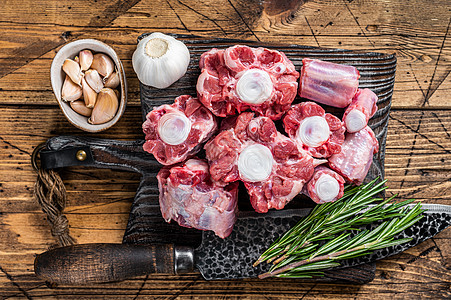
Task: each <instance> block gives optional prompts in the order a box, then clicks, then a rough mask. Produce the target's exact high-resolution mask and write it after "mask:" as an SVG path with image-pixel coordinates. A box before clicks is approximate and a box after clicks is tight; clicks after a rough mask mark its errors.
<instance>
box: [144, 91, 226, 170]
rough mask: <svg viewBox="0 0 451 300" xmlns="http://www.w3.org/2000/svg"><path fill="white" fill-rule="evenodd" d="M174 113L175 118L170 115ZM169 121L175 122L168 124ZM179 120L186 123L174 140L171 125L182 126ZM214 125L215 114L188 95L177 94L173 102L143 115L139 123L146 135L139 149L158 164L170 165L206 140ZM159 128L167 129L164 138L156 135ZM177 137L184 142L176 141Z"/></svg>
mask: <svg viewBox="0 0 451 300" xmlns="http://www.w3.org/2000/svg"><path fill="white" fill-rule="evenodd" d="M164 116H166V117H167V118H166V117H164ZM169 116H171V117H169ZM174 116H177V118H179V119H177V118H173V117H174ZM168 120H169V122H167V121H168ZM171 120H176V121H173V122H172V123H171ZM182 120H187V122H188V123H189V124H190V125H188V126H186V128H185V129H186V130H185V131H184V132H183V134H182V136H179V137H178V138H177V140H174V137H177V135H176V134H173V131H174V130H175V129H174V128H175V127H180V128H182V127H183V124H184V123H183V121H182ZM165 122H166V123H165ZM217 128H218V125H217V122H216V118H215V116H213V115H212V113H211V112H210V111H209V110H208V109H206V108H205V107H204V106H203V105H202V103H200V102H199V101H198V100H197V99H196V98H192V97H191V96H187V95H184V96H180V97H177V98H176V99H175V102H174V104H172V105H167V104H165V105H161V106H159V107H157V108H154V109H153V110H152V111H151V112H149V113H148V114H147V120H146V121H145V122H144V124H143V131H144V134H145V135H146V137H145V139H146V142H145V143H144V146H143V149H144V150H145V151H147V152H149V153H152V154H153V155H154V156H155V159H156V160H157V161H158V162H159V163H161V164H163V165H172V164H175V163H178V162H182V161H184V160H185V159H186V158H188V157H189V156H192V155H194V154H196V153H197V152H199V150H200V149H201V146H202V145H201V144H202V143H204V142H206V141H207V140H208V139H209V138H210V137H211V136H212V135H213V134H214V133H215V132H216V129H217ZM161 130H166V133H168V132H169V137H166V140H164V139H162V137H161V136H160V131H161ZM180 138H181V139H182V140H183V139H184V141H182V142H180ZM174 141H175V142H174ZM168 142H169V143H168Z"/></svg>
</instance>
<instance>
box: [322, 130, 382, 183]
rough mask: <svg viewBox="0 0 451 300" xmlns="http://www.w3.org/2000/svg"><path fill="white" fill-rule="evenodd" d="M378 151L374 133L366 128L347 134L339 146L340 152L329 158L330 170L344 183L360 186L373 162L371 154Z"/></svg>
mask: <svg viewBox="0 0 451 300" xmlns="http://www.w3.org/2000/svg"><path fill="white" fill-rule="evenodd" d="M377 151H379V143H378V141H377V139H376V136H375V135H374V132H373V131H372V130H371V128H369V127H368V126H366V127H365V128H363V129H362V130H360V131H358V132H356V133H348V134H347V135H346V139H345V141H344V143H343V145H342V146H341V152H340V153H338V154H334V155H332V156H331V157H330V158H329V166H330V168H331V169H333V170H335V171H336V172H338V173H339V174H340V175H341V176H343V177H344V178H345V179H346V181H348V182H350V183H354V184H356V185H360V184H362V182H363V180H364V179H365V177H366V174H367V173H368V170H369V169H370V166H371V163H372V162H373V154H375V153H377Z"/></svg>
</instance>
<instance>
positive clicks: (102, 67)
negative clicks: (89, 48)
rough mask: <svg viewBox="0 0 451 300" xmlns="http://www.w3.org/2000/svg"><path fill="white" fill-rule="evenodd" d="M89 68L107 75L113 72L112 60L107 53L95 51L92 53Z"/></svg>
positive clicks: (104, 75)
mask: <svg viewBox="0 0 451 300" xmlns="http://www.w3.org/2000/svg"><path fill="white" fill-rule="evenodd" d="M91 69H94V70H96V71H97V72H99V74H100V75H102V76H103V77H109V76H110V75H111V73H113V72H114V62H113V61H112V60H111V58H110V57H109V56H108V55H106V54H103V53H97V54H94V57H93V60H92V64H91Z"/></svg>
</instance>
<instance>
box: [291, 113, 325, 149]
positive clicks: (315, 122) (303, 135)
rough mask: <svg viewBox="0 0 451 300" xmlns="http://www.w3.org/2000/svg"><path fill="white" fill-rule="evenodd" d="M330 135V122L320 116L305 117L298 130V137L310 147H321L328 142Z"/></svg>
mask: <svg viewBox="0 0 451 300" xmlns="http://www.w3.org/2000/svg"><path fill="white" fill-rule="evenodd" d="M329 137H330V128H329V124H327V121H326V119H325V118H323V117H320V116H313V117H308V118H305V119H304V120H302V122H301V126H299V128H298V130H297V132H296V138H297V139H298V140H300V141H301V142H302V143H303V144H304V145H307V146H309V147H319V146H321V145H322V144H324V143H325V142H327V140H328V139H329Z"/></svg>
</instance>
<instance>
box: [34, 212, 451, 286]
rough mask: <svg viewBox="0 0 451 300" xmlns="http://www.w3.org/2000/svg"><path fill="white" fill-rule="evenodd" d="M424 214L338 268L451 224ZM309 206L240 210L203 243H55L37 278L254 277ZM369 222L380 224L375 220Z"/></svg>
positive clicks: (396, 249) (450, 218)
mask: <svg viewBox="0 0 451 300" xmlns="http://www.w3.org/2000/svg"><path fill="white" fill-rule="evenodd" d="M423 209H425V212H424V217H423V218H422V219H421V220H420V221H418V222H417V223H415V224H414V225H412V226H411V227H409V228H407V229H406V230H404V231H403V232H401V233H399V234H398V235H397V236H396V237H395V238H396V239H398V238H412V240H411V241H410V242H408V243H405V244H402V245H397V246H393V247H388V248H384V249H380V250H377V251H375V252H373V253H371V254H369V255H366V256H362V257H359V258H354V259H349V260H346V261H343V262H342V264H341V266H340V268H346V267H353V266H358V265H362V264H365V263H368V262H373V261H376V260H380V259H383V258H386V257H389V256H392V255H395V254H398V253H400V252H402V251H404V250H406V249H408V248H411V247H413V246H415V245H417V244H418V243H421V242H423V241H425V240H427V239H428V238H431V237H433V236H435V235H436V234H437V233H439V232H440V231H442V230H444V229H446V228H447V227H448V226H450V225H451V206H448V205H439V204H423ZM309 212H310V209H300V210H287V211H272V212H271V213H270V216H268V215H266V216H262V215H258V214H255V213H251V212H249V213H242V214H241V215H240V216H239V218H238V220H237V222H236V224H235V227H234V230H233V232H232V234H231V235H230V236H229V237H228V238H226V239H224V240H223V239H221V238H219V237H217V236H215V235H214V233H212V232H209V231H205V232H203V238H202V243H201V245H200V246H199V247H198V248H196V249H194V248H193V247H190V246H182V245H176V246H173V245H171V244H159V245H153V246H144V245H127V244H87V245H75V246H69V247H63V248H56V249H53V250H50V251H47V252H45V253H43V254H40V255H38V256H37V258H36V260H35V271H36V274H37V275H38V277H40V278H42V279H45V280H47V281H52V282H57V283H87V282H105V281H115V280H123V279H126V278H130V277H133V276H138V275H144V274H148V273H175V274H180V273H185V272H191V271H193V270H194V269H198V270H199V271H200V273H201V274H202V276H203V277H204V278H205V279H207V280H211V279H240V278H252V277H257V275H259V274H261V273H264V272H266V271H268V270H269V268H270V265H269V264H260V265H258V266H257V267H253V266H252V263H253V262H254V261H255V260H257V259H258V257H259V255H260V254H261V253H263V251H264V250H266V248H267V247H269V246H270V244H271V243H272V242H273V241H274V240H276V239H277V238H278V237H279V236H280V235H282V234H284V233H285V232H286V231H287V230H288V229H289V228H291V227H292V226H293V225H295V224H296V222H297V221H299V220H300V219H301V218H302V217H303V216H306V215H308V213H309ZM370 226H373V227H375V226H377V225H376V224H372V225H370Z"/></svg>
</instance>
